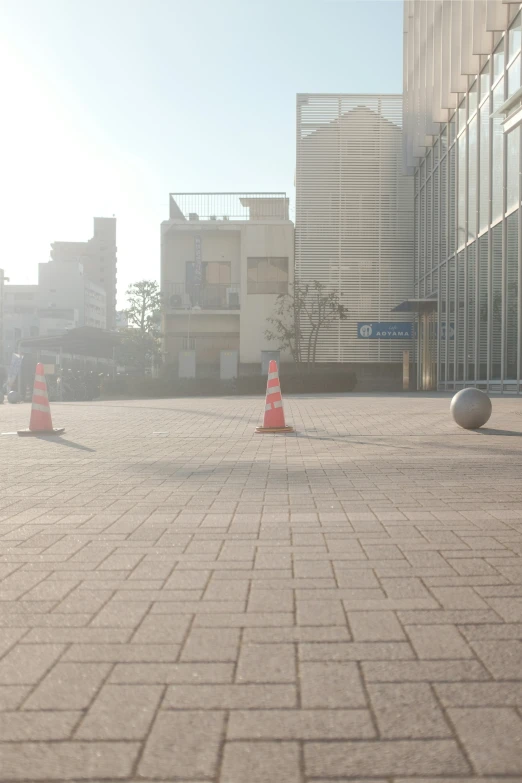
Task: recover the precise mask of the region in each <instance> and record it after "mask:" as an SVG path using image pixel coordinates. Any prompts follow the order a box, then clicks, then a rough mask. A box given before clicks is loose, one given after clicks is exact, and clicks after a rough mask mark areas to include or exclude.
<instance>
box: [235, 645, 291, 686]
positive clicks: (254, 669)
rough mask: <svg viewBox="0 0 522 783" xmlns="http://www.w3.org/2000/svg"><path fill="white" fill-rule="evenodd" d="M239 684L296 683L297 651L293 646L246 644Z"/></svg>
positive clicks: (237, 676)
mask: <svg viewBox="0 0 522 783" xmlns="http://www.w3.org/2000/svg"><path fill="white" fill-rule="evenodd" d="M236 680H237V682H254V683H263V682H266V683H269V682H295V680H296V651H295V647H294V645H292V644H244V645H243V646H242V648H241V654H240V656H239V662H238V667H237V673H236Z"/></svg>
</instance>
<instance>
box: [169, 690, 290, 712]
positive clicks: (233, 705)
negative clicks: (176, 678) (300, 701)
mask: <svg viewBox="0 0 522 783" xmlns="http://www.w3.org/2000/svg"><path fill="white" fill-rule="evenodd" d="M296 701H297V697H296V689H295V686H294V685H278V684H277V685H273V684H270V685H257V684H255V685H253V684H237V685H171V686H170V687H169V688H168V690H167V693H166V694H165V699H164V701H163V707H164V708H165V709H178V710H186V709H189V710H190V709H196V710H197V709H207V710H213V709H215V710H228V709H230V710H233V709H236V710H241V709H267V708H271V709H276V708H278V707H283V708H284V707H295V706H296Z"/></svg>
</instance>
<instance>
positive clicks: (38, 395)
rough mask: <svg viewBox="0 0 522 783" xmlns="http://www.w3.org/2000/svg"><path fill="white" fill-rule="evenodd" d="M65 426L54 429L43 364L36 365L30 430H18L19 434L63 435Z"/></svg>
mask: <svg viewBox="0 0 522 783" xmlns="http://www.w3.org/2000/svg"><path fill="white" fill-rule="evenodd" d="M62 432H65V427H62V428H61V429H53V420H52V419H51V408H50V407H49V397H48V396H47V383H46V382H45V375H44V368H43V364H41V363H40V362H39V363H38V364H37V365H36V375H35V376H34V388H33V403H32V407H31V419H30V421H29V429H28V430H18V434H19V435H61V434H62Z"/></svg>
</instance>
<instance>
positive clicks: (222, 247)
mask: <svg viewBox="0 0 522 783" xmlns="http://www.w3.org/2000/svg"><path fill="white" fill-rule="evenodd" d="M169 199H170V216H169V219H168V220H166V221H164V222H163V223H162V224H161V290H162V292H163V296H164V305H163V308H164V309H163V333H164V356H165V362H166V364H167V365H170V366H171V369H172V371H174V372H176V371H178V370H179V372H180V373H181V374H182V375H183V374H188V375H190V374H192V373H193V362H194V354H193V353H192V352H195V366H196V368H197V374H198V375H200V374H201V375H214V374H215V375H219V374H220V367H221V375H222V376H223V377H233V375H234V374H236V375H237V373H238V372H239V370H238V368H237V364H239V365H241V371H242V372H260V371H261V363H262V362H264V361H266V359H267V356H268V353H267V352H274V349H275V348H276V346H275V345H274V343H269V342H268V341H267V340H266V338H265V334H264V332H265V329H266V328H267V326H268V324H267V318H268V317H269V316H271V315H272V313H273V308H274V304H275V300H276V298H277V295H278V294H280V293H285V292H286V291H288V286H289V285H291V281H292V280H293V272H294V228H293V223H292V222H291V221H290V220H289V218H288V199H287V198H286V195H285V194H284V193H224V194H220V193H201V194H173V193H171V194H170V197H169ZM288 358H289V357H286V356H282V357H281V360H282V361H285V360H286V359H288ZM180 362H181V363H180ZM184 363H186V366H185V365H184ZM234 365H236V366H235V369H234Z"/></svg>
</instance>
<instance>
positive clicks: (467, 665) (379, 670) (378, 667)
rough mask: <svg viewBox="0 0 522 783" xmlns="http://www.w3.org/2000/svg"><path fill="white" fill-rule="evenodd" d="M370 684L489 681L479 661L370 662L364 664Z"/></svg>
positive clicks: (488, 676)
mask: <svg viewBox="0 0 522 783" xmlns="http://www.w3.org/2000/svg"><path fill="white" fill-rule="evenodd" d="M362 667H363V673H364V676H365V678H366V680H367V681H368V682H419V681H425V682H458V681H459V680H488V679H489V678H490V675H489V673H488V671H487V670H486V669H485V668H484V667H483V666H482V664H480V663H479V662H478V661H468V660H466V661H448V660H445V661H368V662H364V663H363V664H362Z"/></svg>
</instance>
